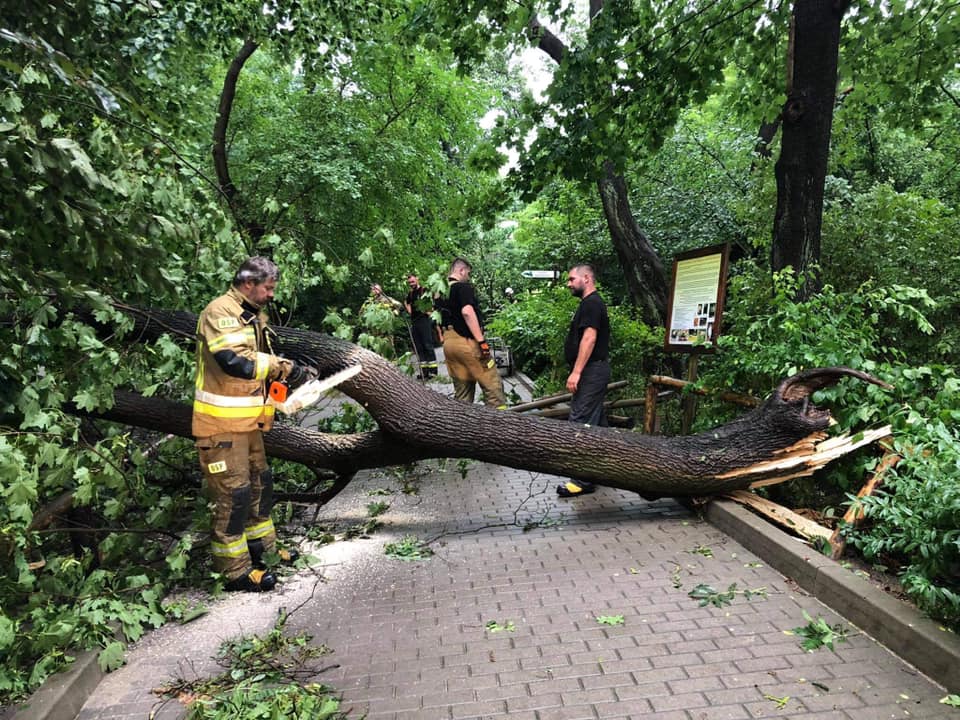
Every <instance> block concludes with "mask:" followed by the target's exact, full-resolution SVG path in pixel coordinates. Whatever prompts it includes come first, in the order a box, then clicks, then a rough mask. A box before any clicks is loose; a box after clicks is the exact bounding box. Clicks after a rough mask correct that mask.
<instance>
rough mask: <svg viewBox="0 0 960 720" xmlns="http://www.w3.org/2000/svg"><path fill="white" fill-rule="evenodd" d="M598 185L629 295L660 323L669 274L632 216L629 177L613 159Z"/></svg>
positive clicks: (655, 323)
mask: <svg viewBox="0 0 960 720" xmlns="http://www.w3.org/2000/svg"><path fill="white" fill-rule="evenodd" d="M597 188H598V189H599V191H600V200H601V202H602V203H603V214H604V215H605V216H606V218H607V227H608V228H609V230H610V238H611V240H613V247H614V248H615V249H616V251H617V257H618V258H619V259H620V267H621V269H622V270H623V273H624V276H625V277H626V280H627V288H628V290H629V291H630V297H631V299H632V300H633V302H634V304H635V305H636V306H637V307H639V308H640V314H641V316H642V317H643V320H644V322H646V323H647V324H648V325H650V326H651V327H657V326H659V325H661V324H663V319H664V317H665V316H666V314H667V292H668V289H667V275H666V273H665V272H664V269H663V263H662V262H660V257H659V256H658V255H657V251H656V250H654V249H653V245H651V244H650V240H649V239H648V238H647V236H646V234H644V232H643V230H641V229H640V225H638V224H637V221H636V219H635V218H634V217H633V211H631V209H630V195H629V193H628V191H627V182H626V180H624V179H623V176H622V175H618V174H617V173H615V172H614V170H613V163H611V162H610V161H607V162H605V163H604V164H603V177H602V178H601V179H600V180H598V181H597Z"/></svg>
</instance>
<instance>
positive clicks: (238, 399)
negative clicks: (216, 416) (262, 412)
mask: <svg viewBox="0 0 960 720" xmlns="http://www.w3.org/2000/svg"><path fill="white" fill-rule="evenodd" d="M193 397H194V399H195V400H196V401H197V402H202V403H207V404H208V405H218V406H220V407H259V406H260V405H263V398H262V397H260V396H259V395H220V394H218V393H212V392H210V391H209V390H197V391H196V392H195V393H194V394H193Z"/></svg>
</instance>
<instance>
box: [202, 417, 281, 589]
mask: <svg viewBox="0 0 960 720" xmlns="http://www.w3.org/2000/svg"><path fill="white" fill-rule="evenodd" d="M196 445H197V452H198V453H199V455H200V469H201V471H202V472H203V479H204V485H205V488H204V489H205V493H206V496H207V499H208V500H209V501H210V503H211V504H212V505H213V527H212V530H211V542H210V548H211V553H212V555H213V569H214V570H215V571H216V572H218V573H222V574H223V575H225V576H226V578H227V580H228V581H229V580H236V579H237V578H239V577H243V576H244V575H246V574H247V573H248V572H250V570H251V569H252V568H253V565H254V563H256V562H259V560H260V558H261V557H262V556H263V553H264V552H273V550H274V549H275V547H276V540H277V535H276V531H275V530H274V527H273V520H272V519H271V517H270V511H271V510H272V509H273V476H272V475H271V473H270V468H269V466H268V465H267V454H266V452H265V451H264V449H263V433H262V432H261V431H259V430H254V431H253V432H247V433H224V434H220V435H213V436H211V437H207V438H197V441H196Z"/></svg>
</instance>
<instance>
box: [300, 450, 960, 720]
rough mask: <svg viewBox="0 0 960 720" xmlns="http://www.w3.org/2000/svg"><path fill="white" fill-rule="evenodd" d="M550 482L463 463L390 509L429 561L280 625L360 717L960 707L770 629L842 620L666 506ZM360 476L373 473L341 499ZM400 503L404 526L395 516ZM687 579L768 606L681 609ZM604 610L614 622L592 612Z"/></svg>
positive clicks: (352, 581) (400, 566) (829, 713)
mask: <svg viewBox="0 0 960 720" xmlns="http://www.w3.org/2000/svg"><path fill="white" fill-rule="evenodd" d="M555 483H556V479H555V478H548V477H540V478H531V475H530V473H526V472H520V471H514V470H509V469H505V468H496V467H492V466H484V465H474V466H473V467H472V468H471V469H470V471H469V473H468V476H467V478H466V480H461V479H460V477H459V475H458V474H457V473H455V472H453V471H448V472H446V473H443V474H439V473H438V474H435V475H432V476H430V477H429V478H427V479H426V480H425V481H424V482H423V487H422V489H421V493H420V495H419V496H417V497H416V498H412V499H411V498H407V497H405V496H401V497H398V498H395V499H394V506H393V507H394V509H392V510H391V512H390V513H388V514H387V515H386V519H387V521H388V522H390V523H391V525H392V526H393V527H392V528H391V531H392V532H393V533H394V534H396V535H401V534H404V533H413V534H416V535H418V536H419V537H423V538H433V537H436V536H437V535H438V534H439V533H441V532H444V531H446V532H447V533H448V534H446V535H444V536H443V537H442V539H441V540H440V541H438V542H435V543H434V546H436V548H437V556H436V557H434V558H433V559H431V560H429V561H425V562H418V563H404V562H399V561H389V562H383V561H379V562H377V563H376V567H377V571H376V572H374V573H371V572H367V573H365V574H363V575H362V576H360V575H358V574H357V573H355V572H354V571H353V570H352V569H351V568H350V567H349V566H344V567H342V568H339V569H337V570H335V571H334V573H333V574H334V576H335V578H334V580H333V582H335V583H339V582H341V581H346V582H345V584H346V585H348V586H349V589H345V590H344V591H343V592H341V593H337V594H335V596H334V598H335V601H334V602H332V603H330V604H328V605H326V606H324V607H323V608H322V609H318V610H317V611H316V612H311V613H307V614H303V615H299V616H298V618H297V620H298V621H299V622H300V623H301V624H300V627H301V628H303V629H308V630H309V631H310V632H312V633H313V634H314V635H316V637H317V638H318V639H322V640H323V641H324V642H325V643H327V644H328V645H330V646H331V647H333V648H334V649H335V650H336V654H335V656H334V659H335V660H336V661H337V662H338V663H340V668H339V669H337V670H336V671H335V672H334V673H330V674H327V675H325V676H324V679H325V681H326V682H330V683H332V684H333V685H334V686H336V687H338V688H340V689H342V691H343V692H344V697H345V699H346V700H347V703H348V704H349V705H352V706H353V707H354V708H355V709H357V710H362V711H366V712H368V713H369V715H368V717H369V718H370V719H371V720H386V719H388V718H389V719H394V718H396V720H401V719H406V718H424V719H430V720H434V719H436V720H439V719H441V718H442V719H450V718H497V717H504V716H509V717H510V718H517V719H518V720H522V719H525V718H530V719H533V718H540V719H541V720H544V719H549V720H554V719H556V720H561V719H567V720H574V719H579V718H590V719H593V718H645V719H659V720H668V719H670V720H673V719H676V720H680V719H681V718H682V719H683V720H721V719H733V718H759V717H791V718H811V719H812V718H818V719H827V718H837V719H841V718H842V719H844V720H879V719H881V718H957V717H958V716H960V713H958V712H957V711H953V710H950V709H949V708H947V707H946V706H944V705H940V704H939V703H938V701H939V699H940V698H941V697H943V696H944V694H945V692H944V691H943V690H942V689H941V688H939V687H938V686H936V685H934V684H933V683H931V682H929V681H928V680H927V679H926V678H924V677H923V676H919V675H918V674H917V673H916V672H915V671H914V670H913V669H912V668H910V667H909V666H907V665H905V664H904V663H902V662H901V661H900V660H899V659H897V658H896V657H894V656H893V655H892V654H890V653H889V652H888V651H887V650H885V649H884V648H883V647H881V646H879V645H877V644H876V643H875V642H873V641H872V640H871V639H870V638H868V637H866V636H864V635H855V636H853V637H851V638H850V639H849V640H848V641H847V642H845V643H840V644H838V645H837V646H836V652H835V653H834V652H831V651H829V650H827V649H821V650H819V651H817V652H814V653H806V652H804V651H803V650H801V649H800V647H799V641H798V638H797V637H794V636H788V635H786V634H784V630H789V629H791V628H794V627H797V626H800V625H804V624H805V622H806V621H805V620H804V618H803V610H806V611H807V612H808V613H809V614H810V615H811V616H814V617H816V616H817V615H821V616H823V617H824V618H825V619H826V620H827V621H828V622H829V623H831V624H834V623H838V622H842V618H840V617H837V616H836V615H835V614H834V613H832V612H831V611H830V610H829V609H828V608H826V607H825V606H823V605H821V604H820V603H819V602H817V601H816V600H814V599H812V598H810V597H809V596H807V595H805V594H804V593H803V592H802V591H799V590H797V589H796V588H795V587H793V586H791V584H790V583H789V582H788V581H786V580H785V579H784V578H783V577H782V576H780V575H778V574H777V573H775V572H773V571H772V570H770V569H769V568H766V567H763V566H762V565H760V563H759V562H758V560H757V558H756V557H755V556H754V555H753V554H751V553H750V552H748V551H747V550H745V549H744V548H743V547H742V546H740V545H738V544H737V543H735V542H733V541H732V540H730V539H729V538H727V537H726V536H725V535H723V534H722V533H720V532H719V531H717V530H715V529H714V528H712V527H711V526H710V525H708V524H705V523H702V522H700V521H698V520H697V519H696V518H695V517H693V516H692V515H690V514H689V513H688V512H687V511H686V510H684V509H683V508H681V507H680V506H678V505H677V504H675V503H674V502H672V501H670V500H661V501H657V502H654V503H649V502H645V501H643V500H642V499H640V498H638V497H636V496H633V495H631V494H628V493H623V492H620V491H615V490H611V489H606V488H601V489H600V490H599V491H598V492H597V493H596V494H595V495H593V496H591V497H587V498H580V499H577V500H574V501H568V500H566V501H565V500H558V499H557V498H556V497H555V494H554V492H553V487H554V485H555ZM364 485H366V487H367V490H369V489H373V488H375V487H382V486H383V482H382V481H380V482H378V481H377V480H376V479H371V480H367V481H364V482H363V483H360V484H358V485H357V487H356V488H354V490H353V492H354V493H355V494H356V495H359V496H361V497H362V496H364V493H365V492H366V491H367V490H365V489H364V487H363V486H364ZM366 497H369V496H366ZM344 502H345V503H346V502H349V501H348V500H347V499H346V498H344ZM410 503H419V505H418V506H417V510H418V513H419V517H418V518H417V519H411V520H409V521H406V520H405V518H404V514H405V511H404V506H405V505H407V504H410ZM517 508H520V510H519V512H515V511H516V510H517ZM330 510H331V512H332V513H336V508H331V509H330ZM544 513H547V514H546V515H545V516H544ZM391 515H393V516H395V518H396V520H395V523H396V524H394V522H392V521H391V520H390V518H391ZM534 519H542V520H544V522H543V523H542V524H541V526H540V527H537V528H534V529H531V530H528V531H527V532H524V530H523V529H522V525H524V524H525V523H527V522H529V521H531V520H534ZM501 524H502V525H501ZM518 525H519V526H518ZM365 542H368V543H370V544H371V545H375V546H376V545H379V544H380V542H379V541H378V540H369V541H365ZM711 555H712V557H711ZM360 565H361V569H360V571H359V572H361V573H362V572H363V564H362V563H361V564H360ZM699 583H709V584H711V585H713V586H714V587H716V588H718V589H726V588H728V587H729V585H730V584H731V583H737V586H738V588H741V589H742V588H751V589H754V588H760V587H764V588H766V590H767V593H768V596H767V598H766V599H763V598H760V597H754V598H753V599H751V600H747V599H745V598H743V597H742V596H738V597H737V598H736V599H734V601H733V603H732V604H731V605H728V606H725V607H722V608H717V607H714V606H707V607H699V605H698V603H697V602H696V601H695V600H693V599H691V598H689V597H688V596H687V593H688V592H689V591H690V590H691V589H692V588H693V587H694V586H696V585H697V584H699ZM677 585H679V586H680V587H676V586H677ZM616 615H622V616H623V617H624V623H623V625H620V626H608V625H602V624H600V623H598V622H597V620H596V617H598V616H616ZM491 621H494V622H496V623H498V624H499V625H501V626H506V625H507V624H508V622H512V623H513V627H514V628H515V629H514V631H513V632H509V631H506V630H504V631H499V632H490V631H488V630H487V629H486V625H487V623H488V622H491ZM852 631H853V632H856V631H855V629H852ZM814 683H816V684H814ZM778 698H779V699H780V700H779V701H778ZM784 698H786V699H784ZM781 705H782V707H781Z"/></svg>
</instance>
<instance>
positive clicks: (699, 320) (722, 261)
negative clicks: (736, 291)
mask: <svg viewBox="0 0 960 720" xmlns="http://www.w3.org/2000/svg"><path fill="white" fill-rule="evenodd" d="M729 257H730V246H729V245H714V246H712V247H708V248H701V249H699V250H690V251H688V252H684V253H680V254H679V255H677V256H676V257H675V258H674V261H673V279H672V281H671V283H670V299H669V305H668V307H667V332H666V334H665V338H664V348H665V349H666V350H674V351H680V352H711V351H712V350H713V343H715V342H716V341H717V338H718V337H720V321H721V318H722V317H723V301H724V297H725V295H726V285H727V262H728V260H729Z"/></svg>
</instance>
